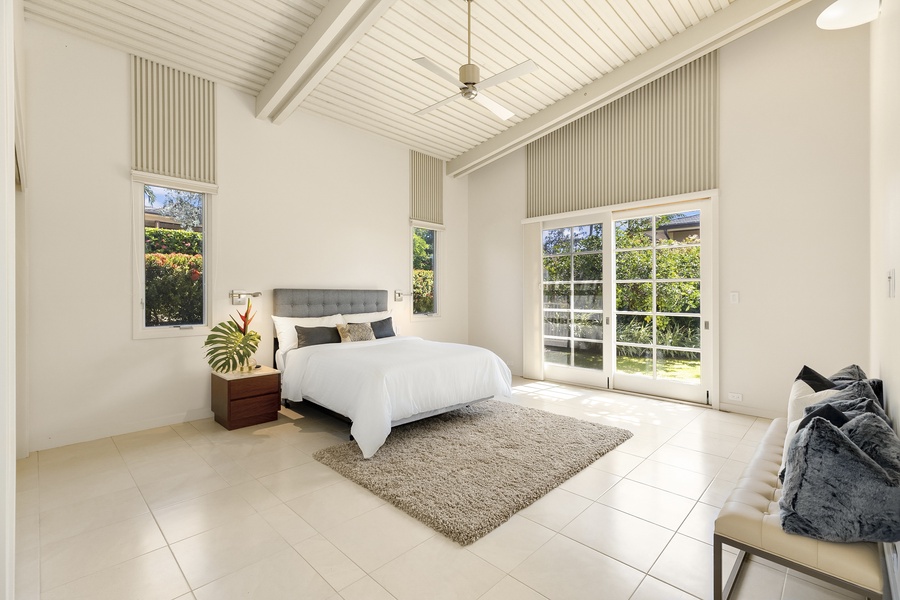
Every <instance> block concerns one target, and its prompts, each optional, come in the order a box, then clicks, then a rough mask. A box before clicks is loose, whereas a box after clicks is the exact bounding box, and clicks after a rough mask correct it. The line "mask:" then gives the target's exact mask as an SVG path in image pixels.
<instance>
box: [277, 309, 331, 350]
mask: <svg viewBox="0 0 900 600" xmlns="http://www.w3.org/2000/svg"><path fill="white" fill-rule="evenodd" d="M272 321H273V322H274V323H275V336H276V337H277V338H278V349H279V350H280V351H283V352H287V351H288V350H290V349H291V348H296V347H297V330H296V329H294V327H296V326H297V325H299V326H300V327H335V326H336V325H338V324H343V323H344V319H343V317H342V316H341V315H328V316H327V317H276V316H274V315H272Z"/></svg>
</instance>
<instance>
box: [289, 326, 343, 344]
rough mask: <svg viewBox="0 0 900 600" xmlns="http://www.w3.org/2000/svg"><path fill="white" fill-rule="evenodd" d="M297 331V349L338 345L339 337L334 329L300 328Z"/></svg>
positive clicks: (295, 327)
mask: <svg viewBox="0 0 900 600" xmlns="http://www.w3.org/2000/svg"><path fill="white" fill-rule="evenodd" d="M294 329H296V330H297V347H298V348H303V347H304V346H317V345H319V344H340V343H341V336H340V334H339V333H338V330H337V328H336V327H301V326H299V325H295V326H294Z"/></svg>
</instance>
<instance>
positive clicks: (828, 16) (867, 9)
mask: <svg viewBox="0 0 900 600" xmlns="http://www.w3.org/2000/svg"><path fill="white" fill-rule="evenodd" d="M880 11H881V0H837V2H835V3H834V4H832V5H831V6H829V7H828V8H826V9H825V10H823V11H822V14H820V15H819V18H818V19H816V25H818V26H819V28H820V29H848V28H850V27H856V26H857V25H863V24H864V23H868V22H870V21H874V20H875V19H877V18H878V13H879V12H880Z"/></svg>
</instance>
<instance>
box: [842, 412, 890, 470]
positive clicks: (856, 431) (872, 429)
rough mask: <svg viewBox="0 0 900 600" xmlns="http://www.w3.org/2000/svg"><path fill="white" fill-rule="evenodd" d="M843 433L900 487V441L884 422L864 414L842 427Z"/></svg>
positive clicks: (869, 414) (874, 416)
mask: <svg viewBox="0 0 900 600" xmlns="http://www.w3.org/2000/svg"><path fill="white" fill-rule="evenodd" d="M841 431H843V432H844V434H845V435H846V436H847V438H848V439H849V440H850V441H851V442H853V443H854V444H856V445H857V447H859V449H860V450H862V451H863V452H865V453H866V454H868V455H869V458H871V459H872V460H874V461H875V462H876V463H878V464H879V466H881V468H882V469H884V472H885V473H887V475H888V477H890V478H891V481H893V482H894V485H897V486H900V441H898V439H897V434H896V433H894V430H893V429H891V428H890V427H889V426H888V424H887V423H885V422H884V420H882V419H880V418H878V417H877V416H876V415H874V414H872V413H863V414H861V415H859V416H858V417H856V418H854V419H853V420H851V421H850V422H848V423H845V424H844V425H842V426H841Z"/></svg>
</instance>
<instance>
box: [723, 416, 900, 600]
mask: <svg viewBox="0 0 900 600" xmlns="http://www.w3.org/2000/svg"><path fill="white" fill-rule="evenodd" d="M786 434H787V420H786V419H775V420H774V421H773V422H772V424H771V425H770V426H769V429H768V431H767V432H766V434H765V436H764V437H763V439H762V441H761V442H760V444H759V447H758V448H757V450H756V454H755V455H754V457H753V460H752V461H751V462H750V464H749V465H747V468H746V469H745V470H744V473H743V475H742V477H741V479H740V481H739V482H738V483H737V485H736V486H735V488H734V490H732V492H731V494H730V495H729V496H728V499H727V500H726V501H725V504H724V505H723V506H722V509H721V511H720V512H719V516H718V517H717V518H716V523H715V531H714V534H713V553H714V554H713V569H714V571H713V582H714V588H713V597H714V598H715V600H722V599H723V598H725V599H726V600H727V598H728V596H729V595H730V594H731V589H732V587H733V586H734V582H735V580H736V579H737V576H738V574H739V572H740V569H741V566H742V565H743V562H744V560H745V559H746V557H747V555H755V556H758V557H760V558H764V559H766V560H770V561H772V562H774V563H777V564H779V565H782V566H785V567H788V568H790V569H794V570H795V571H800V572H801V573H805V574H807V575H810V576H813V577H816V578H818V579H821V580H823V581H827V582H828V583H831V584H834V585H836V586H839V587H841V588H844V589H846V590H849V591H851V592H855V593H857V594H861V595H863V596H865V597H867V598H872V599H882V598H883V599H884V600H889V599H890V598H891V594H890V592H889V591H887V590H888V589H889V584H888V580H889V577H888V575H887V574H886V572H885V564H886V563H885V559H884V556H883V553H884V552H885V548H886V547H887V546H888V545H883V544H877V543H874V542H869V543H851V544H844V543H837V542H822V541H819V540H815V539H812V538H809V537H805V536H800V535H793V534H789V533H785V532H784V530H783V529H782V528H781V517H780V509H779V507H778V500H779V499H780V498H781V481H780V480H779V479H778V471H779V469H780V468H781V457H782V449H783V447H784V440H785V435H786ZM723 545H728V546H731V547H733V548H736V549H737V550H738V558H737V561H736V562H735V565H734V568H733V569H732V571H731V573H730V575H729V577H728V579H727V581H726V582H724V583H723V581H722V579H723V573H722V546H723ZM891 546H893V545H891Z"/></svg>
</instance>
